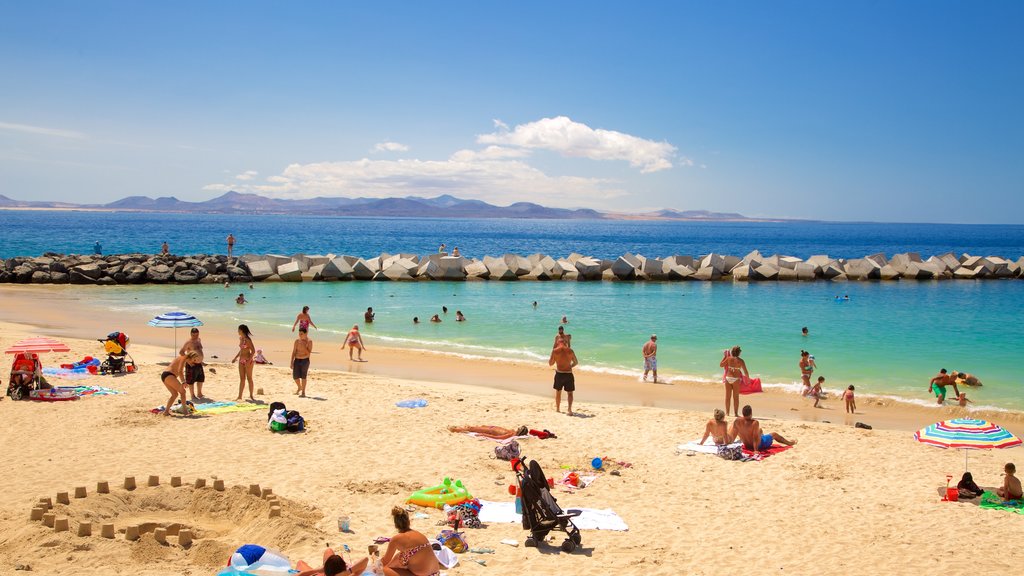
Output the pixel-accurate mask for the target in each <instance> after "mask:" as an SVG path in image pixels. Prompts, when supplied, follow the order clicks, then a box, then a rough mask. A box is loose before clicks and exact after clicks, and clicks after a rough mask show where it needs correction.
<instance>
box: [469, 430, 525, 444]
mask: <svg viewBox="0 0 1024 576" xmlns="http://www.w3.org/2000/svg"><path fill="white" fill-rule="evenodd" d="M464 434H465V435H466V436H472V437H473V438H476V439H478V440H490V441H492V442H497V443H498V444H508V443H509V442H511V441H513V440H525V439H526V438H529V437H530V435H529V434H527V435H525V436H512V437H511V438H491V437H490V436H484V435H483V434H478V433H476V432H464Z"/></svg>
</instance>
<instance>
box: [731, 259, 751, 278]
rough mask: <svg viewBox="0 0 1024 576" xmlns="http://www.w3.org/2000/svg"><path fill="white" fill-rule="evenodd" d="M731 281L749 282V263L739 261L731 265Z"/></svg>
mask: <svg viewBox="0 0 1024 576" xmlns="http://www.w3.org/2000/svg"><path fill="white" fill-rule="evenodd" d="M730 274H731V275H732V279H733V282H749V281H750V265H749V264H743V263H740V264H738V265H736V266H734V267H733V269H732V272H731V273H730Z"/></svg>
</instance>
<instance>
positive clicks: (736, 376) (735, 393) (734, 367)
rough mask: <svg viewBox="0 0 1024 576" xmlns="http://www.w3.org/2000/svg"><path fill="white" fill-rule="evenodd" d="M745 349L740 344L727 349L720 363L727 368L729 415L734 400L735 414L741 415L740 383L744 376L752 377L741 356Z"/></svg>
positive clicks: (726, 412)
mask: <svg viewBox="0 0 1024 576" xmlns="http://www.w3.org/2000/svg"><path fill="white" fill-rule="evenodd" d="M742 351H743V350H742V349H741V348H740V347H739V346H733V347H732V349H731V350H726V351H725V354H724V358H722V361H721V362H720V363H719V364H718V365H719V366H721V367H722V368H725V375H724V376H723V379H724V380H725V414H726V415H727V416H728V415H729V403H730V400H731V401H732V405H733V406H732V409H733V415H734V416H736V417H737V418H738V417H739V415H740V414H739V409H740V383H742V382H743V379H744V378H750V372H748V371H747V363H746V362H744V361H743V359H742V358H740V352H742Z"/></svg>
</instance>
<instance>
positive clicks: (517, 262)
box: [492, 254, 533, 276]
mask: <svg viewBox="0 0 1024 576" xmlns="http://www.w3.org/2000/svg"><path fill="white" fill-rule="evenodd" d="M502 260H504V261H505V265H506V266H508V269H509V270H511V271H512V273H513V274H515V275H516V276H526V275H527V274H529V273H530V270H532V269H533V266H531V265H530V261H529V260H527V259H526V258H523V257H522V256H520V255H518V254H505V255H504V256H502ZM492 272H493V271H492ZM492 275H493V274H492Z"/></svg>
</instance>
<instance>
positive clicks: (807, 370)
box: [798, 350, 817, 389]
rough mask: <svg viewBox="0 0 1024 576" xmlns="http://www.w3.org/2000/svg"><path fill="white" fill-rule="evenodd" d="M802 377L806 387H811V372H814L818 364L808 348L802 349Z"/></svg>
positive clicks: (800, 364)
mask: <svg viewBox="0 0 1024 576" xmlns="http://www.w3.org/2000/svg"><path fill="white" fill-rule="evenodd" d="M798 365H799V366H800V379H801V380H803V384H804V389H807V388H810V387H811V374H814V369H815V368H817V365H815V364H814V358H813V357H812V356H811V353H810V352H808V351H807V350H801V351H800V363H799V364H798Z"/></svg>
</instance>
